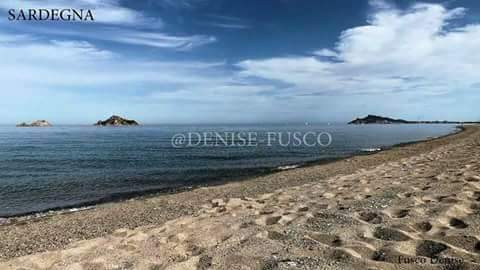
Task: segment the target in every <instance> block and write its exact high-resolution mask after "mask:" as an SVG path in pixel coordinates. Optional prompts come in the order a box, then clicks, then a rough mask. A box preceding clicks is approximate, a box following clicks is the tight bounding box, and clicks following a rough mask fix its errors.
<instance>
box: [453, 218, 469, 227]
mask: <svg viewBox="0 0 480 270" xmlns="http://www.w3.org/2000/svg"><path fill="white" fill-rule="evenodd" d="M448 224H449V225H450V226H452V227H454V228H455V229H465V228H467V227H468V224H467V223H465V222H464V221H463V220H461V219H458V218H451V219H450V221H449V222H448Z"/></svg>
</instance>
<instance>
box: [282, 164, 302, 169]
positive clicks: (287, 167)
mask: <svg viewBox="0 0 480 270" xmlns="http://www.w3.org/2000/svg"><path fill="white" fill-rule="evenodd" d="M298 167H300V165H299V164H294V165H286V166H278V167H277V170H279V171H286V170H292V169H296V168H298Z"/></svg>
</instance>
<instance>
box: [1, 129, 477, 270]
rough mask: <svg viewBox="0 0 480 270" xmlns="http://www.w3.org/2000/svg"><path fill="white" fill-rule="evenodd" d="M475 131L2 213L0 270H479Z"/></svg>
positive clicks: (469, 130) (470, 130)
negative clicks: (77, 205)
mask: <svg viewBox="0 0 480 270" xmlns="http://www.w3.org/2000/svg"><path fill="white" fill-rule="evenodd" d="M479 158H480V128H479V127H478V126H467V127H466V129H465V130H464V131H463V132H460V133H457V134H453V135H449V136H446V137H442V138H438V139H433V140H430V141H425V142H419V143H414V144H407V145H403V146H398V147H394V148H392V149H389V150H386V151H382V152H379V153H375V154H372V155H364V156H355V157H351V158H348V159H344V160H340V161H336V162H331V163H328V164H321V165H313V166H308V167H304V168H297V169H293V170H288V171H283V172H278V173H274V174H270V175H266V176H261V177H256V178H252V179H248V180H244V181H241V182H234V183H228V184H224V185H219V186H211V187H204V188H198V189H194V190H190V191H185V192H180V193H176V194H164V195H158V196H148V197H143V198H137V199H132V200H128V201H124V202H118V203H107V204H102V205H98V206H95V207H94V208H92V209H88V210H85V211H78V212H74V213H69V212H68V211H67V212H64V213H51V214H50V215H47V216H44V217H35V216H30V217H19V218H12V219H8V220H1V221H0V223H2V225H0V260H1V262H0V269H385V270H388V269H480V218H479V217H480V163H479Z"/></svg>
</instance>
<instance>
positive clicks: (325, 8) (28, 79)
mask: <svg viewBox="0 0 480 270" xmlns="http://www.w3.org/2000/svg"><path fill="white" fill-rule="evenodd" d="M12 8H16V9H18V8H23V9H28V8H90V9H93V10H94V15H95V19H96V21H95V22H24V21H18V22H11V21H8V20H7V17H8V14H7V11H8V10H9V9H12ZM0 14H3V15H2V16H0V57H1V58H0V60H1V61H0V71H1V72H0V81H1V82H2V87H1V90H0V93H1V94H2V98H1V99H0V113H1V115H2V120H1V121H0V122H2V123H17V122H23V121H32V120H34V119H48V120H50V121H51V122H53V123H57V124H64V123H73V124H90V123H93V122H95V121H97V120H99V119H104V118H107V117H108V116H110V115H111V114H119V115H123V116H126V117H128V118H133V119H136V120H139V121H140V122H142V123H233V122H235V123H237V122H238V123H242V122H248V123H252V122H304V121H309V122H324V121H327V122H335V121H348V120H350V119H352V118H355V117H357V116H362V115H366V114H372V113H373V114H381V115H386V116H392V117H399V118H406V119H411V120H437V119H440V120H443V119H448V120H480V110H479V109H478V105H477V104H480V92H479V91H478V89H479V88H480V76H479V74H480V73H479V70H480V54H479V53H478V50H479V48H480V3H479V2H478V1H474V0H471V1H465V0H464V1H442V2H440V1H423V2H419V1H381V0H371V1H367V0H365V1H353V0H349V1H347V0H340V1H318V0H311V1H310V0H303V1H293V0H262V1H254V0H243V1H230V0H155V1H154V0H144V1H139V0H136V1H133V0H129V1H120V0H68V1H67V0H44V1H42V0H2V2H0Z"/></svg>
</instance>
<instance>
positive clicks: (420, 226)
mask: <svg viewBox="0 0 480 270" xmlns="http://www.w3.org/2000/svg"><path fill="white" fill-rule="evenodd" d="M413 227H414V228H415V229H416V230H418V231H421V232H428V231H430V230H431V229H432V224H430V222H428V221H424V222H418V223H415V224H414V225H413Z"/></svg>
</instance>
